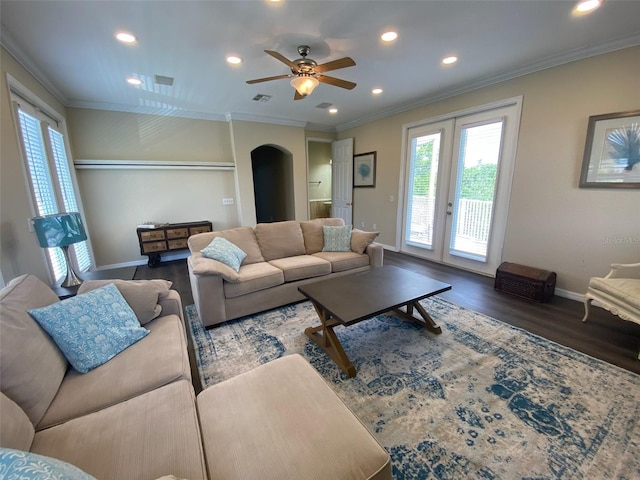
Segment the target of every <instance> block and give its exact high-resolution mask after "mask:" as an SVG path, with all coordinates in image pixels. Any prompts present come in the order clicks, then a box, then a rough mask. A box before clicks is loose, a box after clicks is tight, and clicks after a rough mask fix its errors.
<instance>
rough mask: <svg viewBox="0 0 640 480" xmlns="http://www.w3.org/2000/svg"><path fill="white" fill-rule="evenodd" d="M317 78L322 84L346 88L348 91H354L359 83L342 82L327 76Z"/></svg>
mask: <svg viewBox="0 0 640 480" xmlns="http://www.w3.org/2000/svg"><path fill="white" fill-rule="evenodd" d="M316 78H317V79H318V81H319V82H321V83H328V84H329V85H333V86H335V87H340V88H346V89H347V90H353V89H354V88H356V85H357V83H353V82H349V81H347V80H341V79H339V78H335V77H328V76H327V75H318V76H317V77H316Z"/></svg>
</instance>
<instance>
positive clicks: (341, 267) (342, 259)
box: [313, 252, 369, 272]
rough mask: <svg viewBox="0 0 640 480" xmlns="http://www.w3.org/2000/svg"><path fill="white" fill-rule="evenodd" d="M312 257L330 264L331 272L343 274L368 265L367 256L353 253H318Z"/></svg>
mask: <svg viewBox="0 0 640 480" xmlns="http://www.w3.org/2000/svg"><path fill="white" fill-rule="evenodd" d="M313 256H314V257H319V258H322V259H323V260H326V261H327V262H330V263H331V271H332V272H343V271H345V270H351V269H352V268H358V267H366V266H367V265H369V255H367V254H362V255H361V254H358V253H355V252H318V253H314V254H313Z"/></svg>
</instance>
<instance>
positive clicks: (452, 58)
mask: <svg viewBox="0 0 640 480" xmlns="http://www.w3.org/2000/svg"><path fill="white" fill-rule="evenodd" d="M457 61H458V57H456V56H455V55H451V56H449V57H444V58H443V59H442V63H444V64H445V65H451V64H452V63H456V62H457Z"/></svg>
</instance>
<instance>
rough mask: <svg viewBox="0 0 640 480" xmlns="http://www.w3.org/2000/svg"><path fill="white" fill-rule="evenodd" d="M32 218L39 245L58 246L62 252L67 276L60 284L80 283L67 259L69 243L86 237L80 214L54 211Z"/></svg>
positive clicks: (69, 285) (62, 285)
mask: <svg viewBox="0 0 640 480" xmlns="http://www.w3.org/2000/svg"><path fill="white" fill-rule="evenodd" d="M32 220H33V227H34V228H35V231H36V235H37V236H38V242H40V246H41V247H42V248H53V247H60V248H61V249H62V253H64V260H65V262H67V277H66V278H65V279H64V281H63V282H62V284H61V285H60V286H61V287H74V286H77V285H80V284H81V283H82V280H81V279H80V278H78V275H76V272H74V271H73V265H72V264H71V261H70V259H69V245H73V244H74V243H78V242H83V241H84V240H86V239H87V234H86V233H85V231H84V225H83V224H82V218H81V217H80V214H79V213H77V212H70V213H54V214H52V215H44V216H42V217H34V218H32Z"/></svg>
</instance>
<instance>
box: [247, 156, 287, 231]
mask: <svg viewBox="0 0 640 480" xmlns="http://www.w3.org/2000/svg"><path fill="white" fill-rule="evenodd" d="M251 169H252V172H253V193H254V198H255V202H256V205H255V206H256V222H257V223H269V222H279V221H283V220H293V219H294V218H295V210H294V199H293V158H292V156H291V153H290V152H288V151H287V150H285V149H282V148H280V147H277V146H272V145H261V146H260V147H258V148H256V149H254V150H252V151H251Z"/></svg>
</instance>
